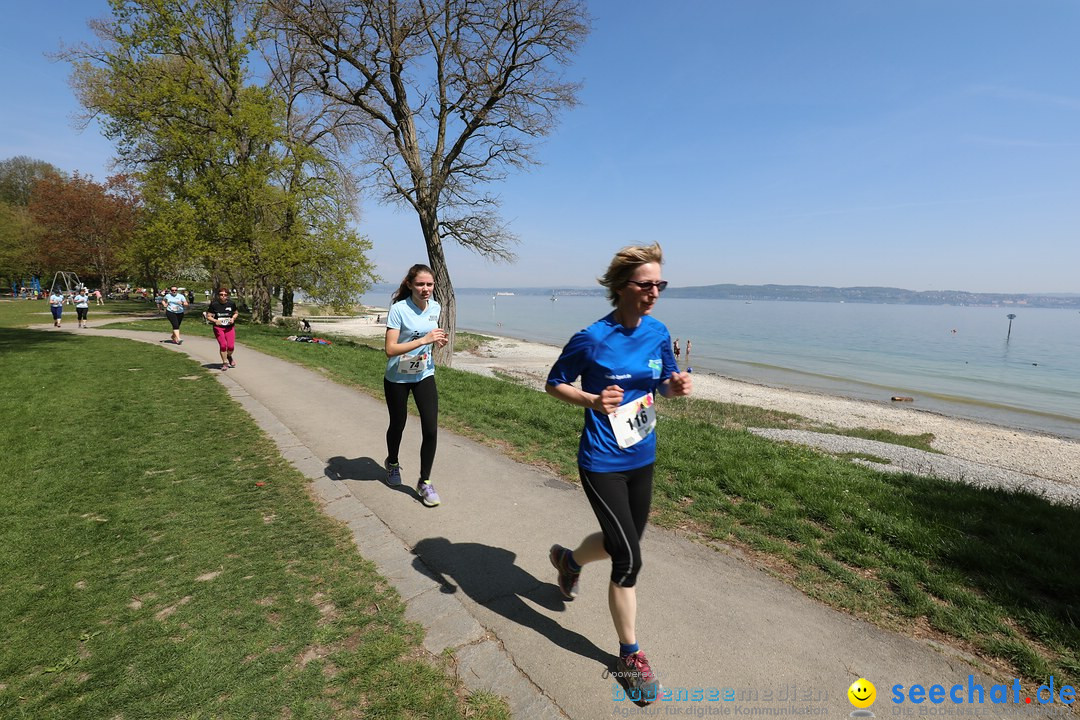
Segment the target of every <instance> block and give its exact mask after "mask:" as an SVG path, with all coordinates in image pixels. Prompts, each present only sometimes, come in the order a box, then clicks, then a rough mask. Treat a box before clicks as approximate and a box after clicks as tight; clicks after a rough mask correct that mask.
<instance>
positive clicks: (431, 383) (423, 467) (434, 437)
mask: <svg viewBox="0 0 1080 720" xmlns="http://www.w3.org/2000/svg"><path fill="white" fill-rule="evenodd" d="M383 392H384V393H385V394H386V408H387V410H389V411H390V426H389V427H388V428H386V460H387V462H392V463H396V462H397V461H398V450H399V449H400V448H401V433H402V432H404V430H405V421H406V420H407V419H408V418H409V409H408V403H409V393H412V394H413V399H414V400H415V401H416V409H417V410H419V411H420V435H421V438H422V439H421V442H420V479H421V480H430V479H431V466H432V465H434V464H435V448H436V446H437V445H438V444H439V390H438V388H436V387H435V376H434V375H429V376H427V377H426V378H424V379H423V380H421V381H420V382H415V383H411V382H405V383H395V382H390V381H389V380H387V379H386V378H383Z"/></svg>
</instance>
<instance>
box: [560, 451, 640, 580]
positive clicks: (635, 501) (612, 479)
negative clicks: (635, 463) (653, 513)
mask: <svg viewBox="0 0 1080 720" xmlns="http://www.w3.org/2000/svg"><path fill="white" fill-rule="evenodd" d="M578 474H579V475H580V476H581V486H582V487H583V488H584V489H585V495H586V497H588V498H589V504H590V505H592V509H593V512H594V513H596V519H597V520H599V521H600V529H601V530H602V531H603V533H604V550H605V551H606V552H607V554H608V555H610V556H611V582H613V583H615V584H616V585H618V586H620V587H634V585H635V584H636V583H637V576H638V572H640V571H641V536H642V535H643V534H644V532H645V524H646V523H647V522H648V521H649V506H650V505H651V504H652V483H653V463H649V464H648V465H646V466H645V467H640V468H637V469H636V470H626V471H624V472H614V473H598V472H592V471H589V470H586V469H584V468H582V467H578Z"/></svg>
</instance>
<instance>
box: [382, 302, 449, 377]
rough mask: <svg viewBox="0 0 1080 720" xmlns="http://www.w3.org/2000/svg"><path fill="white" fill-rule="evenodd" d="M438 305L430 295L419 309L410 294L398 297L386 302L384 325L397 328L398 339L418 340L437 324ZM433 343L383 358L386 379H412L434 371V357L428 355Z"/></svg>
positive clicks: (440, 309)
mask: <svg viewBox="0 0 1080 720" xmlns="http://www.w3.org/2000/svg"><path fill="white" fill-rule="evenodd" d="M441 312H442V306H441V305H439V303H437V302H436V301H435V299H434V298H431V299H429V300H428V302H427V309H425V310H421V309H420V308H419V307H417V305H416V303H414V302H413V299H412V296H411V295H410V296H409V297H407V298H405V299H404V300H398V301H397V302H396V303H394V304H393V305H391V306H390V312H389V314H387V316H386V327H387V328H394V329H396V330H397V331H398V342H403V343H407V342H412V341H413V340H419V339H420V338H422V337H424V336H425V335H427V334H428V333H429V332H431V331H432V330H434V329H435V328H437V327H439V314H440V313H441ZM434 349H435V344H434V343H428V344H427V345H421V346H420V347H418V348H416V349H415V350H412V351H410V352H407V353H405V354H404V355H398V356H397V357H392V358H389V359H388V360H387V361H386V379H387V380H389V381H390V382H395V383H407V382H411V383H415V382H420V381H421V380H423V379H424V378H426V377H431V376H432V375H434V374H435V359H434V358H433V357H432V353H433V352H434Z"/></svg>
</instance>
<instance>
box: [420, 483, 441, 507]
mask: <svg viewBox="0 0 1080 720" xmlns="http://www.w3.org/2000/svg"><path fill="white" fill-rule="evenodd" d="M416 492H417V493H418V494H419V495H420V502H422V503H424V504H425V505H427V506H428V507H435V506H436V505H438V504H439V503H440V502H442V500H440V499H439V493H437V492H435V486H434V485H432V484H431V483H430V482H424V481H423V480H421V481H420V482H418V483H416Z"/></svg>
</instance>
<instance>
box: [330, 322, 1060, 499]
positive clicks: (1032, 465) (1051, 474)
mask: <svg viewBox="0 0 1080 720" xmlns="http://www.w3.org/2000/svg"><path fill="white" fill-rule="evenodd" d="M312 326H313V331H314V332H316V333H319V332H322V333H336V334H341V335H352V336H357V337H361V336H373V335H375V336H377V335H382V334H383V333H384V332H385V326H384V325H382V324H379V323H377V322H375V316H367V317H360V318H350V319H341V320H335V321H333V322H312ZM559 351H560V348H557V347H553V346H550V345H544V344H541V343H534V342H528V341H524V340H517V339H512V338H505V337H495V338H493V339H492V341H490V342H488V343H486V344H485V345H483V346H482V347H480V348H479V349H478V350H476V351H474V352H459V353H458V354H457V355H455V357H454V367H455V368H457V369H461V370H468V371H471V372H477V373H480V374H485V375H494V373H495V371H499V372H500V373H504V374H506V375H510V376H512V377H515V378H517V379H519V380H521V381H523V382H525V383H527V384H529V385H531V386H533V387H536V388H537V389H540V388H542V385H543V382H544V379H545V378H546V377H547V372H548V370H549V369H550V367H551V365H552V363H554V361H555V359H556V358H557V357H558V355H559ZM689 364H691V365H692V358H691V362H690V363H689ZM694 395H695V396H696V397H699V398H704V399H707V400H714V401H717V402H725V403H738V404H741V405H750V406H754V407H759V408H765V409H769V410H777V411H782V412H789V413H794V414H797V415H801V416H803V417H806V418H809V419H811V420H814V421H817V422H820V423H825V424H828V425H832V426H835V427H837V428H855V427H864V428H873V429H884V430H891V431H893V432H896V433H902V434H915V435H918V434H923V433H932V434H933V435H934V438H935V439H934V441H933V447H934V449H936V450H938V451H939V452H941V453H943V454H944V455H945V456H947V457H948V458H951V459H953V460H954V461H956V462H958V463H960V465H959V466H955V465H954V466H952V467H953V470H952V471H950V472H943V471H941V470H940V469H938V470H937V471H935V470H934V468H933V467H932V466H931V464H928V462H927V461H926V458H924V457H923V455H926V453H923V454H922V455H910V456H908V457H903V458H901V459H899V460H896V459H894V463H897V465H898V467H900V468H901V469H904V470H909V471H912V472H919V471H920V469H921V468H925V469H926V472H927V473H932V474H935V475H939V476H943V477H944V476H948V475H950V474H951V475H953V476H954V477H953V479H958V480H962V481H964V482H972V483H973V484H978V485H993V486H1010V487H1016V486H1024V487H1027V488H1028V489H1029V490H1031V491H1033V492H1037V493H1038V494H1041V495H1044V496H1047V497H1048V498H1051V499H1054V500H1055V501H1060V502H1066V503H1071V504H1080V442H1076V441H1073V440H1069V439H1066V438H1060V437H1054V436H1051V435H1045V434H1040V433H1036V432H1031V431H1027V430H1023V429H1020V428H1009V427H1001V426H997V425H990V424H985V423H978V422H974V421H971V420H966V419H961V418H954V417H949V416H945V415H940V414H937V413H933V412H929V411H925V410H920V409H919V408H918V407H915V406H912V405H910V404H907V403H904V404H902V405H901V404H898V403H893V402H890V401H889V399H887V398H885V399H883V400H882V401H881V402H870V401H865V400H852V399H848V398H842V397H834V396H829V395H823V394H816V393H808V392H802V391H796V390H790V389H786V388H779V387H768V386H765V385H757V384H754V383H748V382H743V381H739V380H733V379H731V378H727V377H723V376H721V375H717V374H714V373H700V374H698V373H695V375H694ZM818 435H820V434H818ZM827 437H828V438H841V436H827ZM775 439H778V440H782V441H789V442H803V443H804V444H816V445H817V446H819V447H822V445H821V443H812V442H809V441H808V439H807V438H805V437H804V438H802V439H799V438H798V437H797V436H792V437H787V438H785V437H782V436H776V438H775ZM851 440H854V439H851ZM859 442H868V441H859ZM845 444H852V443H850V441H849V440H845V439H838V440H835V441H832V445H834V446H835V447H823V449H827V450H829V451H833V452H844V451H853V452H857V451H858V450H846V449H845V448H844V447H841V446H843V445H845ZM854 444H858V443H854ZM891 447H892V448H896V447H898V446H891ZM901 452H903V451H901ZM912 452H913V453H920V452H921V451H912ZM890 459H892V458H890ZM956 468H958V469H956Z"/></svg>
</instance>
